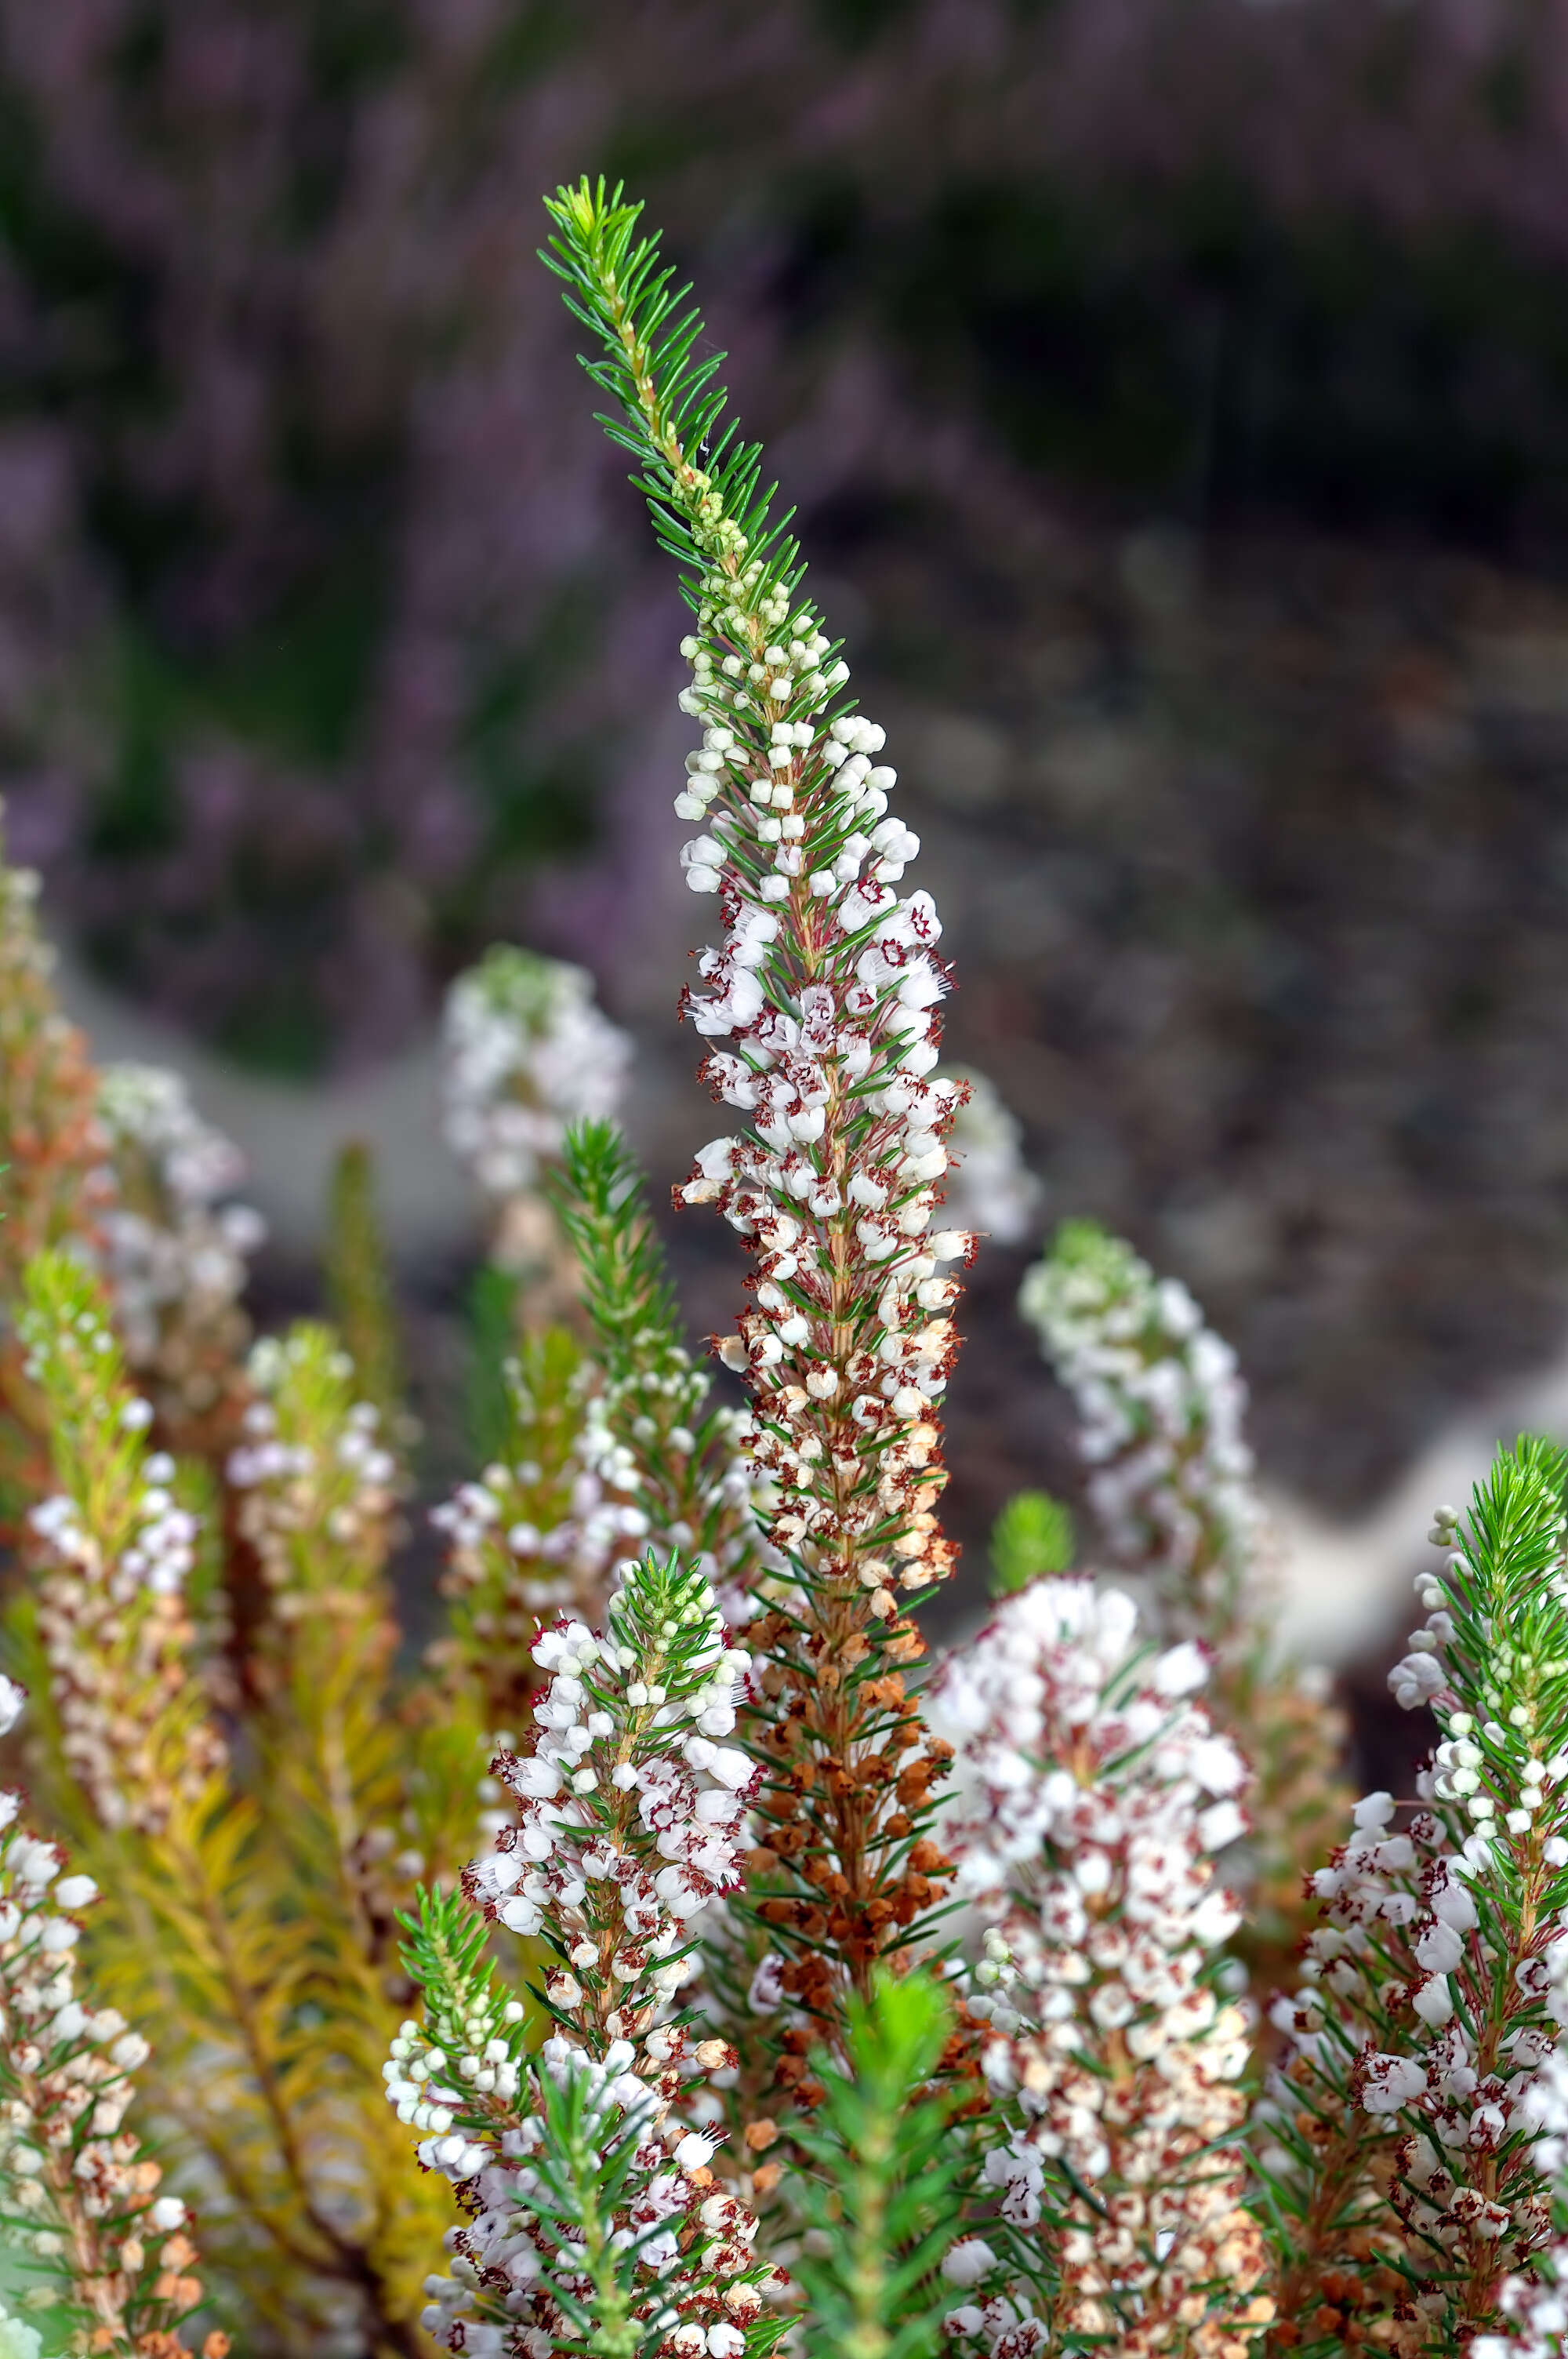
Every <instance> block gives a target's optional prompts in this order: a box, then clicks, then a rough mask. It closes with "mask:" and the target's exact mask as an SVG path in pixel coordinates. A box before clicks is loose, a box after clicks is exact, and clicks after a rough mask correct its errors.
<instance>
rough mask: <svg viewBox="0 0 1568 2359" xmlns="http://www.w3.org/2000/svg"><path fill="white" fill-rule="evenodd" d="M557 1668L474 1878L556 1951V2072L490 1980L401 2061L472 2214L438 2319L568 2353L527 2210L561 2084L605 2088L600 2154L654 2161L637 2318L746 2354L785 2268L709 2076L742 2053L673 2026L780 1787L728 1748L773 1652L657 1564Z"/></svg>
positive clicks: (678, 1574) (702, 2347)
mask: <svg viewBox="0 0 1568 2359" xmlns="http://www.w3.org/2000/svg"><path fill="white" fill-rule="evenodd" d="M535 1656H536V1658H537V1659H538V1661H539V1664H540V1666H541V1668H542V1669H544V1670H545V1671H546V1673H547V1674H548V1676H549V1686H548V1688H547V1690H546V1692H545V1693H544V1695H543V1696H542V1697H541V1698H540V1699H539V1701H537V1702H536V1704H535V1711H534V1723H535V1741H534V1749H533V1751H532V1752H531V1753H529V1754H528V1755H526V1756H523V1757H518V1756H515V1755H512V1754H503V1755H502V1756H500V1757H499V1758H498V1760H497V1762H496V1763H495V1765H494V1766H495V1769H496V1772H497V1775H498V1776H499V1777H500V1778H501V1779H502V1781H503V1784H504V1785H505V1786H506V1787H507V1788H510V1790H511V1792H512V1793H513V1795H514V1797H515V1799H516V1804H517V1808H516V1815H515V1818H514V1820H513V1821H512V1822H510V1823H509V1824H507V1825H505V1826H503V1828H502V1829H501V1830H500V1831H499V1832H498V1833H497V1835H496V1838H495V1841H494V1844H493V1847H492V1850H490V1851H489V1852H488V1853H487V1854H485V1855H484V1856H483V1857H481V1859H479V1860H477V1861H475V1862H474V1864H472V1865H471V1866H470V1868H469V1869H468V1870H467V1871H466V1872H465V1875H464V1877H463V1886H464V1891H465V1893H466V1895H467V1897H468V1899H469V1902H470V1904H471V1905H473V1906H474V1907H476V1908H477V1909H478V1910H479V1911H481V1912H482V1916H483V1917H484V1918H487V1919H492V1920H495V1921H497V1922H498V1923H500V1924H501V1925H503V1926H504V1927H506V1928H507V1929H508V1930H511V1931H513V1932H514V1933H518V1934H521V1935H523V1936H524V1937H529V1938H533V1937H537V1936H541V1935H542V1936H543V1939H544V1940H545V1942H546V1947H547V1949H548V1950H549V1951H550V1952H551V1954H552V1958H553V1961H554V1962H553V1963H552V1964H551V1966H550V1967H549V1969H548V1971H547V1972H546V1976H545V1984H544V1989H545V1995H546V2000H547V2003H548V2006H549V2008H550V2012H551V2014H552V2016H553V2017H554V2018H555V2020H556V2023H557V2027H558V2029H557V2035H556V2036H555V2037H554V2038H551V2039H550V2040H549V2041H548V2042H547V2043H546V2047H545V2049H544V2052H543V2057H542V2059H539V2060H535V2059H533V2058H532V2057H531V2056H530V2055H529V2052H528V2048H527V2045H526V2042H525V2038H524V2027H523V2025H522V2017H523V2010H522V2008H521V2007H520V2006H518V2005H517V2004H516V2003H515V2002H514V2001H506V2002H503V1998H502V1996H501V1995H500V1994H499V1993H498V1991H497V1990H496V1988H495V1986H494V1984H493V1983H492V1980H491V1979H490V1978H489V1976H488V1975H482V1974H470V1975H469V1976H468V1978H467V1980H466V1982H465V1983H464V1984H463V1986H462V1988H461V1990H460V1991H455V1990H454V1992H453V1993H451V1994H449V1996H448V1997H447V1998H446V1999H445V2000H443V1998H442V1995H441V1991H440V1989H439V1988H438V1987H436V1986H435V1984H434V1983H433V1981H432V1980H429V1979H427V1981H426V1984H425V1989H426V1999H427V2007H428V2009H429V2012H430V2020H429V2023H428V2025H427V2028H426V2029H425V2030H423V2031H421V2029H420V2027H418V2026H417V2025H415V2024H413V2023H409V2024H406V2025H405V2026H404V2027H403V2031H402V2033H401V2035H400V2037H399V2039H398V2041H397V2042H396V2043H395V2047H394V2050H393V2057H392V2061H391V2063H390V2064H389V2065H388V2067H387V2071H386V2079H387V2093H388V2096H389V2099H390V2100H391V2102H392V2103H393V2104H394V2105H395V2107H396V2109H397V2111H398V2114H399V2116H400V2118H401V2119H403V2120H405V2121H407V2122H409V2123H410V2124H411V2125H412V2126H413V2127H414V2128H415V2129H416V2130H417V2131H420V2132H422V2133H423V2138H422V2142H421V2145H420V2147H419V2153H420V2158H421V2160H422V2161H424V2162H425V2163H426V2164H427V2167H429V2168H431V2169H438V2170H443V2171H445V2172H446V2173H447V2175H448V2176H449V2178H450V2179H451V2180H453V2182H454V2184H456V2185H458V2186H459V2187H460V2190H462V2193H463V2197H464V2201H465V2208H466V2209H467V2210H468V2211H469V2212H470V2224H469V2225H468V2226H467V2227H465V2228H464V2229H462V2230H460V2231H459V2232H457V2233H456V2234H455V2235H454V2236H453V2237H452V2238H451V2239H449V2245H450V2247H451V2249H452V2250H453V2252H454V2254H455V2256H456V2259H455V2261H454V2267H453V2270H452V2274H451V2276H450V2277H448V2278H444V2279H443V2278H433V2279H431V2280H430V2281H429V2284H428V2287H427V2291H428V2292H429V2294H430V2296H431V2308H430V2309H429V2310H427V2312H426V2313H425V2321H424V2322H425V2325H426V2327H427V2331H429V2332H431V2333H433V2334H434V2335H436V2337H437V2338H438V2340H439V2341H441V2342H442V2343H445V2344H446V2346H447V2347H448V2348H449V2349H452V2350H462V2351H464V2352H468V2353H483V2354H502V2353H511V2354H519V2359H534V2354H538V2359H548V2354H551V2353H553V2352H554V2350H555V2349H556V2348H557V2343H556V2341H555V2340H553V2339H552V2338H553V2337H555V2336H557V2335H559V2334H560V2333H562V2332H565V2331H566V2330H565V2328H564V2327H563V2323H562V2315H561V2311H560V2310H559V2307H558V2305H557V2302H556V2299H555V2297H554V2294H553V2292H552V2290H551V2288H550V2284H549V2279H550V2278H551V2277H557V2279H558V2277H559V2276H560V2253H559V2245H560V2239H559V2237H558V2236H557V2237H556V2238H554V2239H552V2237H551V2236H550V2234H548V2233H547V2231H546V2228H545V2227H544V2226H542V2225H541V2223H540V2221H539V2219H538V2218H537V2217H536V2216H535V2215H534V2214H533V2213H532V2212H530V2209H529V2208H528V2204H527V2201H526V2199H527V2198H528V2197H529V2196H531V2195H533V2194H535V2193H536V2192H537V2190H538V2188H539V2184H540V2181H539V2176H538V2174H539V2172H540V2170H541V2169H543V2168H544V2167H545V2162H546V2154H545V2153H544V2151H543V2150H544V2149H545V2147H546V2123H545V2119H544V2114H543V2109H542V2105H541V2100H540V2093H539V2089H538V2086H537V2079H538V2075H539V2073H540V2072H543V2073H545V2074H547V2075H551V2076H554V2077H555V2078H556V2079H557V2081H559V2080H562V2079H563V2078H566V2079H571V2078H575V2079H576V2080H577V2081H578V2082H579V2083H580V2084H581V2086H582V2089H586V2092H587V2096H588V2099H589V2104H590V2110H594V2111H596V2114H597V2117H598V2119H597V2127H596V2130H595V2133H594V2135H595V2136H596V2137H597V2138H598V2139H599V2140H600V2143H602V2144H603V2145H605V2146H608V2145H610V2144H611V2143H613V2142H614V2141H615V2140H616V2139H617V2138H619V2137H621V2136H626V2137H628V2138H629V2139H630V2141H631V2143H632V2145H633V2148H634V2151H633V2155H632V2159H631V2169H630V2174H629V2177H628V2180H627V2182H626V2185H625V2187H624V2188H623V2189H622V2191H621V2194H620V2195H619V2196H618V2198H617V2213H616V2234H617V2235H618V2236H619V2238H620V2240H621V2242H622V2244H623V2245H624V2244H627V2243H630V2242H631V2241H632V2239H633V2237H636V2236H638V2235H640V2234H642V2233H643V2231H645V2230H649V2229H655V2228H656V2229H658V2230H659V2233H658V2234H654V2235H653V2236H651V2237H650V2239H649V2241H648V2242H647V2244H646V2245H643V2247H642V2249H641V2250H640V2252H639V2255H638V2263H637V2267H638V2271H639V2273H640V2282H645V2286H646V2292H645V2294H644V2295H641V2296H640V2297H639V2301H638V2315H639V2316H643V2317H645V2318H646V2319H647V2320H648V2321H649V2322H650V2324H652V2323H653V2322H654V2321H664V2322H665V2325H666V2331H667V2332H668V2335H669V2338H670V2339H669V2341H668V2342H667V2343H665V2344H664V2345H662V2346H661V2347H662V2348H664V2349H666V2350H668V2351H669V2352H671V2353H680V2354H689V2359H699V2355H700V2354H705V2353H706V2354H711V2359H739V2354H741V2351H742V2350H743V2348H744V2343H745V2335H744V2327H745V2325H746V2323H747V2322H748V2321H750V2320H751V2319H752V2318H754V2317H755V2316H756V2315H757V2314H758V2311H759V2310H760V2309H761V2306H762V2295H761V2293H760V2292H759V2290H758V2287H759V2284H760V2283H761V2282H763V2281H765V2280H766V2279H767V2278H768V2277H769V2276H770V2274H771V2273H770V2272H768V2271H766V2270H763V2269H760V2268H759V2267H758V2266H757V2264H756V2262H755V2258H754V2255H753V2253H752V2243H753V2240H754V2238H755V2235H756V2221H755V2219H754V2218H753V2217H752V2214H751V2212H749V2211H748V2210H747V2208H746V2207H745V2205H744V2204H742V2203H741V2201H739V2199H738V2198H737V2197H736V2196H735V2195H733V2194H732V2193H730V2192H729V2191H727V2190H725V2189H724V2188H723V2187H722V2186H721V2185H720V2184H719V2181H718V2180H716V2179H715V2178H714V2176H713V2174H712V2172H711V2170H710V2169H709V2168H708V2166H709V2164H710V2163H711V2161H712V2158H713V2156H714V2152H715V2149H716V2147H717V2145H718V2144H719V2137H720V2132H719V2128H718V2124H719V2120H720V2118H721V2114H722V2106H721V2104H720V2101H719V2097H718V2095H717V2094H716V2093H715V2092H714V2091H713V2090H712V2089H711V2088H709V2087H708V2085H707V2083H708V2080H709V2078H710V2076H711V2075H712V2074H714V2073H716V2072H719V2073H725V2074H730V2073H732V2072H733V2071H734V2069H735V2064H736V2058H735V2052H734V2050H733V2049H730V2047H728V2046H727V2045H726V2043H725V2042H723V2041H722V2040H717V2039H709V2040H702V2039H697V2040H696V2041H694V2040H693V2039H692V2038H691V2037H690V2036H689V2035H688V2034H687V2033H686V2032H684V2031H682V2030H681V2029H679V2028H676V2027H670V2026H668V2025H667V2024H665V2023H664V2022H663V2021H662V2020H661V2017H662V2016H663V2014H664V2011H665V2009H666V2008H667V2007H668V2006H669V2004H670V2002H671V2001H672V2000H673V1998H674V1996H675V1994H676V1991H678V1990H679V1989H680V1987H681V1986H682V1984H684V1983H686V1982H687V1981H688V1980H689V1979H690V1977H691V1976H692V1974H693V1973H695V1972H696V1970H697V1960H696V1954H695V1950H694V1946H693V1945H694V1938H695V1925H696V1920H697V1919H698V1918H699V1917H700V1915H701V1914H702V1912H703V1910H704V1909H705V1908H707V1907H708V1903H709V1902H710V1901H711V1900H713V1899H714V1898H716V1897H718V1896H719V1895H720V1894H722V1893H725V1892H728V1891H730V1890H732V1889H733V1888H734V1887H735V1886H737V1885H738V1884H739V1883H740V1881H741V1869H742V1862H743V1859H744V1854H745V1833H746V1828H745V1820H746V1807H747V1802H748V1799H749V1798H750V1795H751V1792H752V1788H753V1787H754V1785H755V1783H756V1778H757V1774H758V1773H757V1771H756V1770H755V1768H754V1767H753V1765H752V1761H751V1759H750V1758H749V1756H747V1755H746V1754H744V1753H743V1752H741V1749H740V1748H739V1747H738V1746H736V1745H729V1744H726V1743H725V1742H724V1741H723V1740H724V1739H725V1738H727V1737H729V1736H731V1735H732V1734H733V1733H734V1728H735V1716H736V1702H737V1696H738V1691H739V1689H740V1687H741V1683H742V1682H743V1681H744V1680H745V1679H746V1677H747V1675H748V1672H749V1669H750V1659H749V1658H748V1657H747V1656H746V1655H745V1654H743V1653H741V1652H740V1651H739V1650H737V1649H735V1648H732V1647H730V1646H729V1645H728V1643H727V1639H726V1634H725V1630H724V1626H723V1624H722V1622H721V1621H720V1619H719V1614H718V1612H717V1610H716V1606H715V1602H714V1596H713V1592H712V1588H711V1586H710V1585H709V1583H708V1582H706V1581H705V1580H704V1579H703V1578H702V1576H701V1575H700V1574H697V1573H693V1572H689V1571H683V1570H682V1569H681V1568H680V1567H679V1566H678V1564H677V1563H676V1562H675V1561H674V1560H672V1561H671V1562H670V1563H668V1564H666V1565H660V1564H659V1563H657V1562H656V1561H655V1560H654V1559H653V1558H652V1557H651V1556H650V1557H647V1558H644V1559H643V1560H641V1561H640V1562H639V1561H636V1560H628V1561H627V1562H626V1563H625V1564H624V1565H622V1568H621V1569H620V1578H619V1585H618V1587H617V1588H616V1590H615V1592H614V1593H613V1595H612V1596H611V1601H610V1605H609V1609H608V1613H607V1616H606V1625H605V1629H604V1632H603V1634H602V1635H596V1634H595V1633H594V1632H593V1631H591V1630H590V1629H589V1627H588V1626H587V1625H586V1624H583V1623H580V1622H570V1621H561V1622H557V1623H556V1624H555V1625H552V1626H551V1627H550V1628H549V1629H547V1630H546V1631H545V1632H544V1634H543V1635H542V1636H541V1637H540V1639H539V1641H538V1644H537V1646H536V1647H535ZM451 1946H452V1945H451V1943H450V1941H448V1943H447V1944H446V1946H445V1949H444V1950H443V1951H442V1954H443V1955H445V1954H447V1953H448V1952H449V1951H450V1949H451ZM580 2093H581V2089H579V2094H580ZM530 2099H531V2100H532V2106H530V2103H529V2101H530ZM573 2233H574V2234H576V2233H578V2232H577V2231H575V2230H574V2231H573ZM589 2290H590V2288H589V2283H588V2281H587V2279H586V2277H585V2278H584V2279H583V2282H582V2286H581V2291H582V2293H583V2294H584V2296H585V2297H586V2296H587V2295H588V2293H589Z"/></svg>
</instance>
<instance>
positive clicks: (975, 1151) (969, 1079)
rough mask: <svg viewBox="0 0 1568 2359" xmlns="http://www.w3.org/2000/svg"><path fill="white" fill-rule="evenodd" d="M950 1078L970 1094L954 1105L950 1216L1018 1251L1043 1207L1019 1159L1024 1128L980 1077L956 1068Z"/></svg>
mask: <svg viewBox="0 0 1568 2359" xmlns="http://www.w3.org/2000/svg"><path fill="white" fill-rule="evenodd" d="M950 1078H951V1079H952V1080H954V1081H956V1082H960V1083H961V1084H962V1085H963V1087H964V1089H965V1090H967V1091H968V1095H967V1096H965V1097H961V1098H960V1099H959V1101H958V1104H957V1112H956V1113H955V1114H954V1117H953V1127H952V1130H951V1132H950V1133H949V1135H948V1139H947V1158H948V1163H949V1166H950V1171H951V1177H950V1178H949V1180H948V1182H947V1212H948V1215H949V1217H950V1218H951V1219H953V1220H955V1221H957V1222H958V1223H961V1225H962V1226H963V1227H964V1228H966V1229H972V1230H973V1231H974V1232H975V1234H977V1235H978V1236H987V1237H994V1238H995V1240H996V1242H997V1244H998V1245H1022V1243H1023V1240H1024V1239H1025V1237H1027V1236H1028V1235H1029V1234H1030V1233H1031V1232H1032V1231H1033V1228H1034V1224H1035V1223H1036V1222H1037V1221H1038V1220H1039V1218H1040V1212H1041V1207H1042V1205H1043V1204H1044V1201H1045V1190H1044V1186H1043V1185H1042V1183H1041V1181H1040V1180H1038V1179H1037V1178H1036V1177H1035V1175H1034V1173H1033V1171H1031V1169H1029V1166H1028V1164H1027V1163H1025V1161H1024V1159H1023V1128H1022V1124H1021V1123H1020V1122H1019V1119H1018V1117H1017V1115H1016V1114H1012V1113H1011V1111H1010V1110H1009V1108H1008V1107H1007V1106H1006V1105H1005V1104H1004V1103H1003V1102H1002V1097H1001V1093H1000V1090H998V1088H997V1086H996V1084H995V1082H990V1081H988V1080H987V1078H986V1076H985V1075H984V1073H977V1072H976V1071H974V1069H973V1067H972V1066H954V1067H953V1068H951V1070H950Z"/></svg>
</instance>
